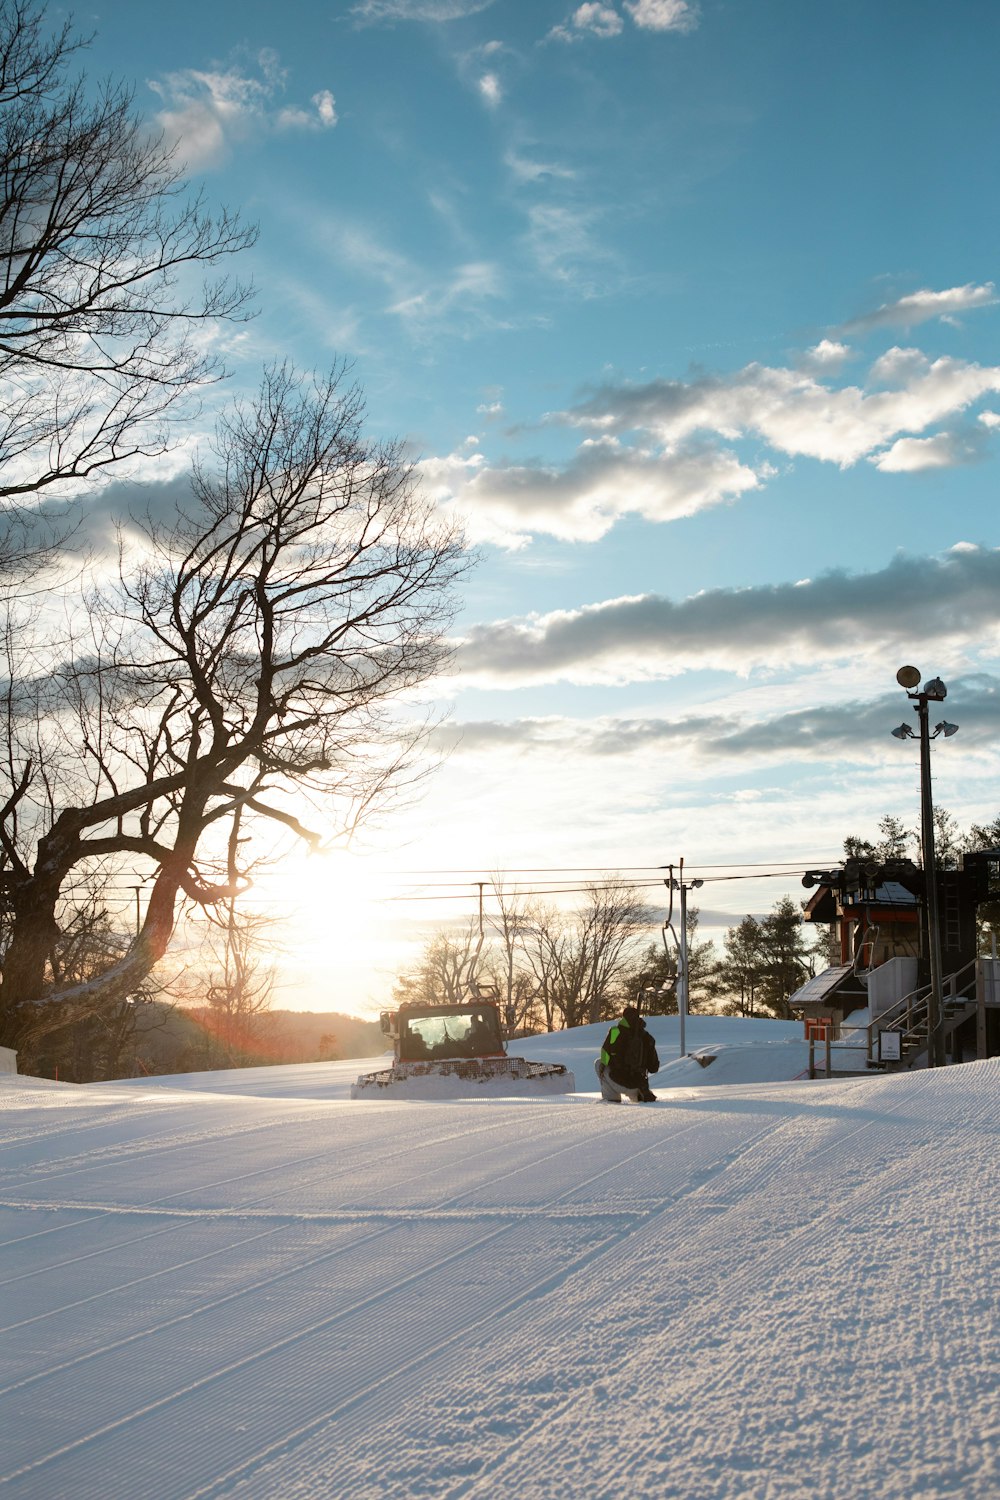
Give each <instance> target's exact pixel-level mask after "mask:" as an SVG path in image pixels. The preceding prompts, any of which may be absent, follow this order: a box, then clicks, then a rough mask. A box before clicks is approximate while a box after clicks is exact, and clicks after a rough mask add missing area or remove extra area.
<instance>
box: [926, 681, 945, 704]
mask: <svg viewBox="0 0 1000 1500" xmlns="http://www.w3.org/2000/svg"><path fill="white" fill-rule="evenodd" d="M947 696H948V689H947V688H946V687H945V685H944V683H943V682H942V681H941V679H940V677H932V678H931V680H930V682H925V683H924V697H925V698H932V699H933V700H934V702H935V703H940V702H941V700H942V699H943V698H947Z"/></svg>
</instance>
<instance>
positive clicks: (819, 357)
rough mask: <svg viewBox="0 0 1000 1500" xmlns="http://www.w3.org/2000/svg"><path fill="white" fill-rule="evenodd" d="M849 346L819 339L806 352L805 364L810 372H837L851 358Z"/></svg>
mask: <svg viewBox="0 0 1000 1500" xmlns="http://www.w3.org/2000/svg"><path fill="white" fill-rule="evenodd" d="M851 353H852V350H851V347H850V345H849V344H841V343H838V342H837V341H836V340H834V339H820V341H819V343H818V344H814V345H813V347H812V348H811V349H807V350H806V356H805V363H806V366H807V368H809V369H812V370H826V371H833V370H839V369H840V367H841V365H843V364H845V363H846V362H847V360H849V359H850V357H851Z"/></svg>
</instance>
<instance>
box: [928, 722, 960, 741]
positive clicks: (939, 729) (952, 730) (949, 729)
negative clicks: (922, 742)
mask: <svg viewBox="0 0 1000 1500" xmlns="http://www.w3.org/2000/svg"><path fill="white" fill-rule="evenodd" d="M934 733H935V734H943V735H944V737H945V739H946V740H950V739H951V737H952V735H953V734H957V733H958V725H957V724H949V723H948V720H947V719H942V720H941V722H940V724H935V725H934Z"/></svg>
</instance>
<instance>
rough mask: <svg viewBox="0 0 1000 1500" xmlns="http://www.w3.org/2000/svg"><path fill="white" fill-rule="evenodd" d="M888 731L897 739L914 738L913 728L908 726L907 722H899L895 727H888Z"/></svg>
mask: <svg viewBox="0 0 1000 1500" xmlns="http://www.w3.org/2000/svg"><path fill="white" fill-rule="evenodd" d="M889 733H890V734H891V735H893V736H894V738H895V739H897V740H913V739H916V735H915V734H914V733H913V730H912V729H911V728H910V726H909V724H900V725H899V726H898V727H897V728H896V729H890V731H889Z"/></svg>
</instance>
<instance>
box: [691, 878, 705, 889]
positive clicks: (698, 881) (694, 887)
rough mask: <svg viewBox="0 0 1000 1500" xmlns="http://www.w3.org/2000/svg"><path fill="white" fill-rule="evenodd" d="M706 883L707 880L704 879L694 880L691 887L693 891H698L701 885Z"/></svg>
mask: <svg viewBox="0 0 1000 1500" xmlns="http://www.w3.org/2000/svg"><path fill="white" fill-rule="evenodd" d="M704 884H705V882H704V881H703V880H692V882H691V889H692V890H693V891H696V890H697V889H698V887H699V886H702V885H704Z"/></svg>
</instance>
